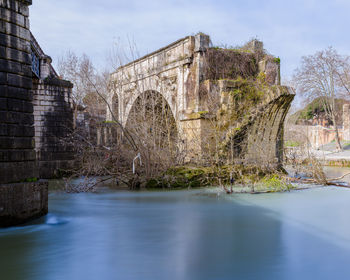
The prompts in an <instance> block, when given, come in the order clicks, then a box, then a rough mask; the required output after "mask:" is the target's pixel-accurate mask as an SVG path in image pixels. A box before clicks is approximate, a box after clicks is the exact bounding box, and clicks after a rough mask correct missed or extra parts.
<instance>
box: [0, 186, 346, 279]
mask: <svg viewBox="0 0 350 280" xmlns="http://www.w3.org/2000/svg"><path fill="white" fill-rule="evenodd" d="M349 215H350V189H339V188H321V189H312V190H305V191H296V192H291V193H283V194H268V195H249V194H246V195H245V194H240V195H238V194H236V195H220V196H217V195H216V194H213V193H209V192H208V191H205V190H196V191H174V192H121V191H107V192H103V193H98V194H63V193H51V194H50V214H49V215H48V216H47V217H46V218H43V219H41V220H38V221H36V224H31V225H28V226H25V227H17V228H11V229H2V230H0V279H1V280H3V279H4V280H11V279H16V280H19V279H25V280H61V279H62V280H70V279H72V280H73V279H74V280H79V279H86V280H89V279H101V280H102V279H123V280H124V279H137V280H138V279H147V280H148V279H149V280H158V279H159V280H164V279H169V280H170V279H191V280H194V279H200V280H205V279H215V280H217V279H240V280H241V279H269V280H271V279H279V280H281V279H293V280H295V279H298V280H299V279H350V218H349Z"/></svg>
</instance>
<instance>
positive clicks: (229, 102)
mask: <svg viewBox="0 0 350 280" xmlns="http://www.w3.org/2000/svg"><path fill="white" fill-rule="evenodd" d="M111 81H112V90H111V92H110V95H109V97H108V103H109V106H108V107H109V109H108V110H107V120H108V121H111V120H113V118H114V119H115V120H118V121H119V122H120V123H121V124H122V125H123V126H124V127H125V126H126V125H127V122H128V120H129V118H130V116H129V115H130V111H131V109H132V107H133V106H134V104H135V101H136V100H137V98H138V97H139V96H140V95H141V94H142V93H144V92H153V93H159V94H161V95H162V96H163V98H164V99H165V100H166V102H167V103H168V105H169V107H170V109H171V111H172V114H173V116H174V119H175V121H176V124H177V129H178V132H179V136H180V137H179V138H180V140H181V141H179V142H181V143H183V144H184V145H183V146H184V148H185V149H187V152H186V153H187V156H188V159H191V158H198V157H203V156H205V155H209V154H210V153H208V149H207V148H205V147H208V143H209V142H211V143H212V142H214V140H215V139H214V138H218V135H219V134H220V133H221V132H222V131H223V130H225V132H224V134H222V133H221V135H220V136H219V138H218V139H216V140H215V141H216V142H218V141H219V142H220V143H221V144H222V145H221V147H220V149H223V150H224V153H225V150H226V152H227V153H228V149H229V148H228V146H231V147H232V146H235V148H234V149H233V148H231V158H235V159H236V161H242V160H244V161H255V162H256V161H258V162H259V161H261V160H262V158H261V156H259V153H260V152H261V153H262V154H263V157H264V159H266V158H268V159H269V160H270V161H273V162H274V163H276V162H279V163H280V162H281V157H282V145H283V144H282V139H283V122H284V118H285V115H286V113H287V111H288V109H289V105H290V102H291V101H292V100H293V95H292V94H290V92H289V89H288V88H286V87H282V86H280V60H279V58H276V57H273V56H271V55H268V54H266V52H264V49H263V44H262V42H260V41H257V40H253V41H251V42H249V43H248V44H247V45H245V46H244V47H242V48H241V49H222V48H213V47H211V46H210V38H209V36H207V35H205V34H202V33H200V34H197V35H195V36H188V37H185V38H183V39H180V40H178V41H176V42H174V43H172V44H170V45H168V46H166V47H164V48H162V49H160V50H158V51H155V52H153V53H150V54H148V55H146V56H144V57H142V58H140V59H137V60H135V61H132V62H130V63H129V64H126V65H124V66H122V67H120V68H118V69H117V70H116V72H114V73H113V74H112V77H111ZM249 88H250V89H251V90H249ZM240 92H241V93H243V99H242V97H239V98H240V99H239V100H238V99H237V98H238V95H239V93H240ZM252 94H253V95H254V96H253V97H251V96H250V95H252ZM250 98H251V100H253V101H251V100H250ZM242 104H243V105H244V104H246V108H243V107H244V106H243V107H242ZM234 114H235V117H233V115H234ZM237 114H238V115H241V116H243V115H245V116H246V118H241V117H240V118H239V117H237V116H236V115H237ZM218 127H219V129H218ZM223 127H225V129H223ZM209 131H212V132H211V133H209ZM232 142H234V145H232ZM230 143H231V144H230ZM237 144H238V145H237ZM258 145H259V148H260V149H261V151H260V152H258V151H257V149H258ZM238 146H239V147H238ZM233 150H234V151H233Z"/></svg>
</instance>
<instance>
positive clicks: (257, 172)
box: [145, 165, 293, 192]
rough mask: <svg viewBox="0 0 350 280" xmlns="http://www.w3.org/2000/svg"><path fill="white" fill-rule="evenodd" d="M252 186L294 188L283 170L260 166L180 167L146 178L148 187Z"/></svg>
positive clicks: (279, 190)
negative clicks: (275, 170) (273, 170)
mask: <svg viewBox="0 0 350 280" xmlns="http://www.w3.org/2000/svg"><path fill="white" fill-rule="evenodd" d="M231 178H232V179H233V188H235V187H239V188H242V186H243V187H249V188H252V189H254V190H259V191H268V192H281V191H289V190H291V189H293V186H292V185H291V184H290V183H289V182H288V180H287V179H286V178H285V174H284V173H283V172H281V173H276V172H272V171H271V170H263V169H262V168H260V167H257V166H249V165H248V166H243V165H224V166H220V167H218V166H211V167H198V166H177V167H172V168H169V169H168V170H167V171H166V172H164V174H162V176H160V177H158V178H153V179H150V180H148V181H147V183H146V185H145V187H146V188H147V189H181V188H199V187H207V186H226V187H228V186H231Z"/></svg>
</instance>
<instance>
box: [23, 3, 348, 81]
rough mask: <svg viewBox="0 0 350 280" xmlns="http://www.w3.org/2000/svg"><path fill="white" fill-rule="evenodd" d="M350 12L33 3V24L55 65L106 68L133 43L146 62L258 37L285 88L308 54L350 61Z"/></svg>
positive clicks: (297, 6)
mask: <svg viewBox="0 0 350 280" xmlns="http://www.w3.org/2000/svg"><path fill="white" fill-rule="evenodd" d="M349 11H350V0H293V1H286V0H231V1H229V0H176V1H167V0H151V1H139V0H59V1H57V0H33V5H32V6H31V7H30V24H31V30H32V33H33V34H34V36H35V37H36V38H37V40H38V42H39V44H40V45H41V47H42V48H43V50H44V51H45V52H46V54H48V55H50V56H51V57H52V58H53V60H54V63H55V62H57V59H58V58H59V57H60V56H62V55H63V54H64V53H65V52H66V51H68V50H71V51H74V52H76V53H77V54H82V53H86V54H87V55H88V56H90V57H91V58H92V60H93V62H94V64H95V65H96V66H97V67H98V68H100V69H102V68H104V67H105V65H108V64H109V65H110V62H109V61H108V53H110V50H111V49H112V48H113V46H114V47H115V46H117V48H118V49H128V46H129V43H128V41H132V42H133V44H134V45H135V46H136V47H137V50H138V53H139V55H145V54H147V53H149V52H152V51H154V50H157V49H159V48H161V47H163V46H165V45H168V44H170V43H172V42H173V41H176V40H177V39H180V38H182V37H185V36H188V35H194V34H196V33H198V32H199V31H201V32H204V33H206V34H208V35H210V37H211V40H212V42H213V44H214V45H232V46H236V45H242V44H244V43H245V42H247V41H249V40H250V39H252V38H258V39H259V40H262V41H263V42H264V46H265V49H266V50H267V51H268V52H269V53H271V54H273V55H275V56H278V57H280V58H281V75H282V81H283V80H288V79H290V78H291V77H292V75H293V72H294V69H295V68H297V67H298V65H299V64H300V59H301V57H302V56H304V55H310V54H313V53H315V52H316V51H318V50H322V49H325V48H327V47H329V46H333V47H334V48H335V49H336V50H337V51H338V52H339V53H341V54H347V55H350V36H348V27H349V26H350V17H349V15H348V13H349Z"/></svg>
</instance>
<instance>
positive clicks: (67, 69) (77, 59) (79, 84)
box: [58, 51, 105, 128]
mask: <svg viewBox="0 0 350 280" xmlns="http://www.w3.org/2000/svg"><path fill="white" fill-rule="evenodd" d="M58 72H59V74H60V76H61V77H62V78H64V79H66V80H69V81H71V82H72V83H73V85H74V87H73V92H72V100H73V104H72V105H73V112H74V120H73V127H74V128H76V121H77V116H78V110H79V107H83V106H84V105H85V104H84V103H91V104H99V103H101V100H99V98H98V95H96V93H95V89H94V87H93V85H92V84H91V82H90V81H89V79H90V80H93V81H94V84H96V85H99V87H100V88H101V87H102V86H103V79H102V78H101V77H98V75H97V73H96V71H95V68H94V66H93V64H92V62H91V60H90V58H89V57H88V56H87V55H86V54H83V55H81V56H78V55H76V54H75V53H74V52H72V51H68V52H67V53H66V54H65V55H64V56H62V57H61V58H59V60H58ZM97 81H99V82H98V83H97ZM104 91H105V90H101V92H104ZM96 102H97V103H96Z"/></svg>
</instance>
